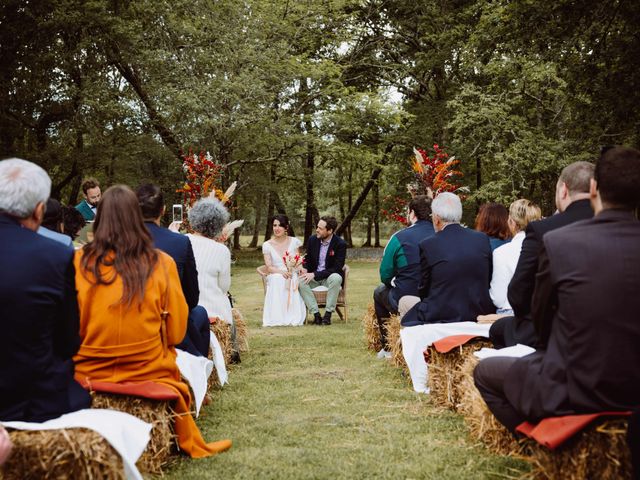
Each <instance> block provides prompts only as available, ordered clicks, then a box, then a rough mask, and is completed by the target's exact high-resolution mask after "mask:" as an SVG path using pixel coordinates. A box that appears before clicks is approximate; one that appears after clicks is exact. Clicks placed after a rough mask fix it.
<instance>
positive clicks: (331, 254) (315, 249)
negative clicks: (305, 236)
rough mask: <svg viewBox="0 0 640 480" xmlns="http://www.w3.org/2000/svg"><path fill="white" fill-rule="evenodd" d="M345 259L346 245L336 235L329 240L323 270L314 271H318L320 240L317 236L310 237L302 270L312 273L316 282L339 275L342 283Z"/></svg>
mask: <svg viewBox="0 0 640 480" xmlns="http://www.w3.org/2000/svg"><path fill="white" fill-rule="evenodd" d="M346 258H347V243H346V242H345V241H344V240H343V239H342V238H340V237H338V236H337V235H334V236H333V237H332V238H331V242H330V243H329V250H328V251H327V258H326V259H325V262H324V268H325V269H324V270H323V271H321V272H318V271H316V270H317V269H318V260H320V240H319V239H318V237H317V236H315V235H311V236H310V237H309V240H307V255H306V256H305V257H304V268H306V269H307V271H308V272H314V273H315V275H314V278H315V279H316V280H324V279H325V278H328V277H329V275H331V274H332V273H337V274H339V275H340V276H341V277H342V279H343V281H344V271H343V270H342V267H344V262H345V260H346Z"/></svg>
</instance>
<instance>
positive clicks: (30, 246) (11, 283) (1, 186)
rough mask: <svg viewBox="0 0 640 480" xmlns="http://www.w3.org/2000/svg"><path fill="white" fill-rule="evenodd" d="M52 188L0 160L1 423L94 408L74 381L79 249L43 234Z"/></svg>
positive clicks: (39, 176) (35, 173) (31, 170)
mask: <svg viewBox="0 0 640 480" xmlns="http://www.w3.org/2000/svg"><path fill="white" fill-rule="evenodd" d="M50 191H51V180H50V179H49V176H48V175H47V174H46V172H45V171H44V170H43V169H42V168H40V167H39V166H37V165H35V164H33V163H31V162H27V161H25V160H20V159H16V158H14V159H10V160H3V161H1V162H0V242H1V244H2V248H0V272H2V275H0V326H1V328H2V348H1V349H0V420H5V421H13V420H18V421H25V422H44V421H46V420H50V419H52V418H57V417H59V416H60V415H62V414H64V413H69V412H72V411H75V410H80V409H83V408H88V407H89V405H90V403H91V400H90V398H89V394H88V393H87V392H86V391H85V390H84V389H83V388H82V387H81V386H80V385H79V384H78V383H77V382H76V381H75V380H74V378H73V360H72V358H73V355H74V354H75V353H76V352H77V351H78V347H79V346H80V338H79V336H78V304H77V299H76V289H75V284H74V282H75V281H74V272H73V250H72V249H70V248H67V247H65V246H64V245H62V244H61V243H59V242H56V241H53V240H50V239H49V238H45V237H43V236H41V235H38V234H37V233H36V230H37V229H38V226H39V225H40V222H41V221H42V218H43V217H44V209H45V203H46V201H47V198H48V197H49V193H50Z"/></svg>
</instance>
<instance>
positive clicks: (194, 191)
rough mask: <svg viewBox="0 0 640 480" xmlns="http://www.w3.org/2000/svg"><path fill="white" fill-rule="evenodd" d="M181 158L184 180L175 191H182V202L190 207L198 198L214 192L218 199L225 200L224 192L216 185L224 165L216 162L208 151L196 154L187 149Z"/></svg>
mask: <svg viewBox="0 0 640 480" xmlns="http://www.w3.org/2000/svg"><path fill="white" fill-rule="evenodd" d="M182 158H183V161H182V169H183V170H184V173H185V177H186V182H185V184H184V185H183V186H182V188H179V189H178V190H176V192H181V193H182V198H183V203H184V204H185V205H188V206H190V207H191V206H193V204H194V203H195V202H196V201H197V200H198V199H199V198H202V197H206V196H208V195H210V194H212V193H214V192H215V196H216V197H217V198H218V199H220V200H221V201H225V200H224V196H225V195H224V193H223V192H222V190H220V189H219V188H218V187H217V185H218V184H219V183H220V179H221V178H220V177H221V174H222V171H223V170H224V166H223V165H220V164H219V163H216V162H215V161H214V160H213V157H211V155H209V152H206V153H204V152H200V154H199V155H196V154H195V153H192V152H191V150H189V153H188V154H187V155H183V156H182Z"/></svg>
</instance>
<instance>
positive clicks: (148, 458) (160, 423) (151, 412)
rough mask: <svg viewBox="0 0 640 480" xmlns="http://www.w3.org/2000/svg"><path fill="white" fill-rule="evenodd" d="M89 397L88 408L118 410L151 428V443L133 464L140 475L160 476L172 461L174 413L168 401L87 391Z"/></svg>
mask: <svg viewBox="0 0 640 480" xmlns="http://www.w3.org/2000/svg"><path fill="white" fill-rule="evenodd" d="M91 396H92V402H91V407H92V408H107V409H111V410H118V411H120V412H125V413H128V414H130V415H133V416H134V417H138V418H139V419H140V420H143V421H145V422H147V423H150V424H151V425H152V429H151V440H149V444H148V445H147V448H146V449H145V451H144V452H143V453H142V456H141V457H140V459H138V462H137V463H136V465H137V466H138V468H139V469H140V471H141V472H143V473H151V474H154V475H159V474H162V471H163V469H165V468H166V467H167V466H168V465H170V464H171V463H172V462H173V461H175V460H176V457H177V456H176V455H175V453H177V451H178V447H177V442H176V435H175V433H174V428H173V417H174V416H175V413H174V412H173V410H172V408H171V405H170V403H169V402H165V401H160V400H149V399H146V398H141V397H133V396H128V395H112V394H108V393H100V392H91Z"/></svg>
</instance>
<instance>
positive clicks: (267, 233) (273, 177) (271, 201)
mask: <svg viewBox="0 0 640 480" xmlns="http://www.w3.org/2000/svg"><path fill="white" fill-rule="evenodd" d="M269 180H271V181H270V185H272V187H271V189H270V190H269V203H268V204H267V222H266V225H265V230H264V241H265V242H266V241H267V240H269V239H270V238H271V233H272V227H271V219H272V218H273V211H274V208H275V204H276V202H275V196H276V192H275V191H274V190H273V188H275V187H273V185H275V184H276V164H275V162H274V163H272V164H271V172H270V174H269Z"/></svg>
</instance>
